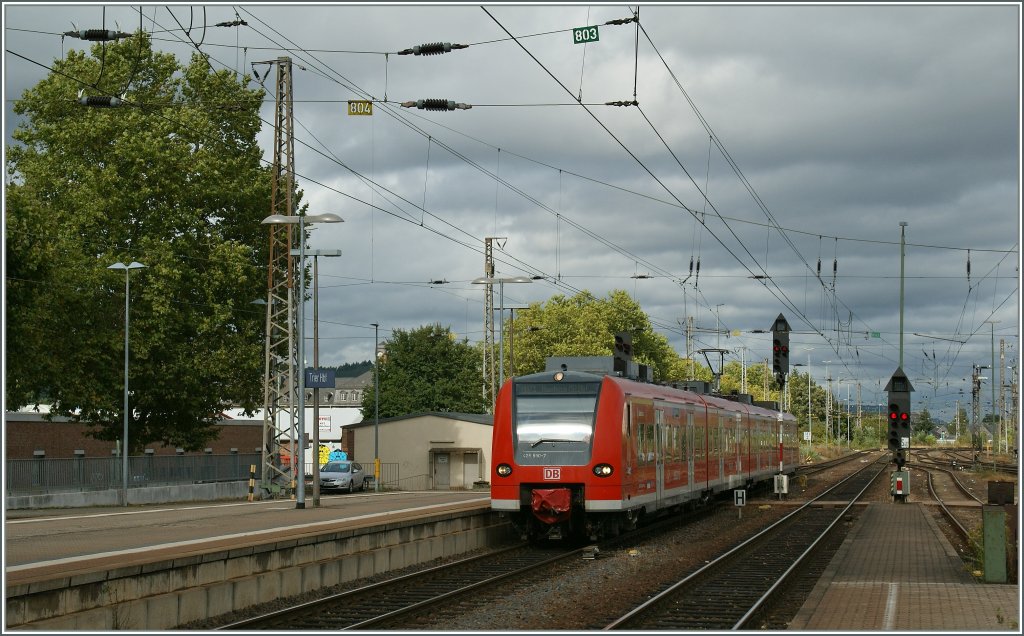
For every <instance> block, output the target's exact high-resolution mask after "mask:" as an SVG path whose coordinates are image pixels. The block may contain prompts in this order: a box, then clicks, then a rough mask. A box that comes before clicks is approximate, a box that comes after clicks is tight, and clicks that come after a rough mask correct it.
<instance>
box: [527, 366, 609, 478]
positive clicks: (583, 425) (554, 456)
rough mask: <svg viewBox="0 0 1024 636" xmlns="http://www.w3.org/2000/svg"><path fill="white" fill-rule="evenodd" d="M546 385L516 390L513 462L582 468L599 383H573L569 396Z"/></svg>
mask: <svg viewBox="0 0 1024 636" xmlns="http://www.w3.org/2000/svg"><path fill="white" fill-rule="evenodd" d="M549 386H550V385H541V386H539V387H529V386H528V387H526V389H525V390H521V388H520V387H517V392H516V396H515V404H514V413H515V416H514V417H515V419H514V439H515V443H516V459H517V461H519V462H520V463H522V464H526V465H534V464H536V465H540V464H549V463H562V464H565V465H576V466H578V465H583V464H585V463H587V462H588V461H590V448H591V443H592V438H593V434H594V421H595V418H596V413H597V397H598V389H599V387H600V384H599V383H596V382H595V383H587V384H586V385H585V386H584V385H583V383H579V384H574V385H572V388H573V389H574V390H573V392H571V393H568V392H563V393H555V392H553V391H550V389H549ZM559 388H562V387H559ZM531 389H532V390H531ZM538 389H548V391H545V390H538ZM583 389H589V390H583Z"/></svg>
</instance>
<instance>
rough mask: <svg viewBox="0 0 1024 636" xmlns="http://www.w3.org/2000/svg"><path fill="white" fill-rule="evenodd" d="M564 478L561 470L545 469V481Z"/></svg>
mask: <svg viewBox="0 0 1024 636" xmlns="http://www.w3.org/2000/svg"><path fill="white" fill-rule="evenodd" d="M561 478H562V469H561V468H547V467H545V468H544V480H545V481H557V480H559V479H561Z"/></svg>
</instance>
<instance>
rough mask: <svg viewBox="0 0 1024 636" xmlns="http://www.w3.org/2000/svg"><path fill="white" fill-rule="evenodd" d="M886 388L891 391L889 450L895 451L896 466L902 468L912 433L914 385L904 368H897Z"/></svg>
mask: <svg viewBox="0 0 1024 636" xmlns="http://www.w3.org/2000/svg"><path fill="white" fill-rule="evenodd" d="M885 390H886V391H887V392H888V393H889V437H888V441H889V450H891V451H892V452H893V455H894V461H895V462H896V466H897V467H898V468H899V469H901V470H902V469H903V464H905V463H906V459H907V458H906V449H908V448H910V438H911V435H912V429H911V425H910V423H911V415H910V393H911V392H912V391H913V390H914V387H913V386H911V384H910V380H909V379H907V375H906V374H905V373H903V369H902V368H897V369H896V372H895V373H893V375H892V378H890V379H889V383H888V384H887V385H885Z"/></svg>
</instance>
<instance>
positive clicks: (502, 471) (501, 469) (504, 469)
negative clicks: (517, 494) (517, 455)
mask: <svg viewBox="0 0 1024 636" xmlns="http://www.w3.org/2000/svg"><path fill="white" fill-rule="evenodd" d="M495 472H497V473H498V476H499V477H508V476H509V475H511V474H512V467H511V466H509V465H508V464H498V467H497V468H496V469H495Z"/></svg>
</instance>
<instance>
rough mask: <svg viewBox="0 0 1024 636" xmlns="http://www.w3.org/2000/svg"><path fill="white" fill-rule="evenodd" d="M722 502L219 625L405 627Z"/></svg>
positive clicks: (245, 627)
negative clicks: (610, 534)
mask: <svg viewBox="0 0 1024 636" xmlns="http://www.w3.org/2000/svg"><path fill="white" fill-rule="evenodd" d="M723 505H725V504H724V503H722V502H715V503H714V504H712V505H710V506H708V507H706V508H704V509H701V510H697V511H692V512H691V513H690V514H689V515H688V516H686V517H685V518H683V519H680V518H679V517H665V518H662V519H658V520H656V521H654V522H652V523H649V524H647V525H645V526H642V527H641V528H640V529H638V530H635V531H633V532H630V533H627V534H624V535H621V536H619V537H615V538H612V539H609V540H607V541H604V542H601V543H600V544H598V545H586V546H573V547H567V546H552V547H537V546H531V545H527V544H517V545H514V546H510V547H507V548H503V549H500V550H496V551H493V552H489V553H487V554H483V555H479V556H476V557H472V558H469V559H464V560H461V561H457V562H454V563H448V564H444V565H440V566H437V567H434V568H430V569H427V570H423V571H420V572H414V573H411V574H408V575H405V576H402V577H397V578H394V579H388V580H386V581H381V582H379V583H375V584H373V585H368V586H365V587H361V588H358V589H355V590H349V591H346V592H342V593H339V594H333V595H330V596H326V597H324V598H320V599H316V600H314V601H310V602H307V603H302V604H299V605H295V606H293V607H290V608H287V609H284V610H278V611H274V612H270V613H266V614H262V615H260V616H255V617H252V618H248V619H245V620H241V621H237V622H234V623H231V624H228V625H223V626H220V627H217V628H216V629H218V630H252V631H263V630H267V631H271V630H273V631H276V630H307V631H313V630H316V631H319V630H345V629H357V630H363V629H399V628H402V627H404V626H407V624H408V623H409V622H411V621H412V620H414V619H413V618H412V617H413V616H415V615H417V614H419V613H422V612H429V611H431V610H433V609H436V608H438V607H443V606H444V605H445V604H450V603H451V601H452V600H453V599H456V598H457V597H462V596H465V595H467V594H469V593H471V592H473V593H477V592H481V591H482V590H484V589H486V588H489V587H494V586H498V585H501V584H502V582H503V581H505V580H507V579H512V580H520V579H522V578H523V577H524V576H526V575H527V574H528V573H530V572H536V571H543V570H544V569H545V568H553V567H555V566H557V565H558V564H559V563H562V562H565V561H568V560H572V559H584V558H590V557H594V556H596V555H597V554H599V553H600V551H601V550H602V549H609V548H611V547H613V546H617V545H621V544H624V543H632V542H636V541H640V540H642V539H644V538H646V537H649V536H650V535H654V534H657V533H659V532H664V531H666V530H667V529H669V528H673V527H677V526H678V525H679V524H680V523H684V524H685V523H691V522H693V521H696V520H698V519H700V518H702V517H703V516H704V515H706V514H711V513H712V512H713V511H714V510H715V509H716V508H717V507H720V506H723Z"/></svg>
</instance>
